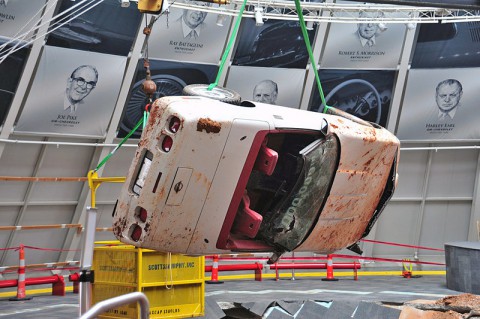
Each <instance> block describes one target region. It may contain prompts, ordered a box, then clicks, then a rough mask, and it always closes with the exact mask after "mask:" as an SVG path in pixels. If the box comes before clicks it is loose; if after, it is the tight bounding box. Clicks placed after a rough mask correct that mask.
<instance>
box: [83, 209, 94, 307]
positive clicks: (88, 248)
mask: <svg viewBox="0 0 480 319" xmlns="http://www.w3.org/2000/svg"><path fill="white" fill-rule="evenodd" d="M96 224H97V208H95V207H87V219H86V222H85V225H86V226H85V233H84V244H83V250H82V257H81V259H80V279H79V283H80V284H79V292H80V308H79V310H80V316H82V315H83V314H84V313H86V312H87V311H88V310H89V309H90V307H91V305H92V283H93V280H94V275H93V271H92V270H91V268H92V263H93V247H94V244H95V228H96Z"/></svg>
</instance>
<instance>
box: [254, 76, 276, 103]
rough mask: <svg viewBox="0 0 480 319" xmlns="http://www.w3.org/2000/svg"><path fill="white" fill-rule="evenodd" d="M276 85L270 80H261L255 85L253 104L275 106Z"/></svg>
mask: <svg viewBox="0 0 480 319" xmlns="http://www.w3.org/2000/svg"><path fill="white" fill-rule="evenodd" d="M277 96H278V85H277V83H276V82H274V81H272V80H263V81H260V82H259V83H257V85H255V87H254V89H253V100H254V101H255V102H261V103H267V104H277Z"/></svg>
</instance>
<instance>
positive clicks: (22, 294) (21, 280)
mask: <svg viewBox="0 0 480 319" xmlns="http://www.w3.org/2000/svg"><path fill="white" fill-rule="evenodd" d="M18 251H19V256H20V262H19V266H18V281H17V296H16V297H12V298H10V299H9V300H10V301H20V300H30V299H32V297H27V293H26V289H25V286H26V285H25V250H24V246H23V244H20V249H19V250H18Z"/></svg>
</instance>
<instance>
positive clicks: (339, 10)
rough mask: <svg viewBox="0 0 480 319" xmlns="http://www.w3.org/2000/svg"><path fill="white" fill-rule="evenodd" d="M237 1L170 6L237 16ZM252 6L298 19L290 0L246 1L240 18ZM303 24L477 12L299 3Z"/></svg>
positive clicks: (476, 13)
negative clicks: (220, 4) (205, 4)
mask: <svg viewBox="0 0 480 319" xmlns="http://www.w3.org/2000/svg"><path fill="white" fill-rule="evenodd" d="M242 4H243V1H241V0H231V3H230V4H229V5H222V6H218V5H212V6H201V5H194V4H190V3H188V4H187V3H182V2H179V1H177V2H174V3H173V4H172V7H175V8H182V9H191V10H198V11H206V12H211V13H217V14H223V15H228V16H238V13H239V8H240V7H241V5H242ZM255 7H262V8H263V18H264V19H277V20H298V16H297V10H296V7H295V2H294V1H268V0H267V1H265V0H258V1H248V2H247V6H246V8H245V11H244V13H243V16H244V17H254V16H255V12H254V10H255ZM301 7H302V12H303V15H304V20H305V21H312V22H317V23H320V22H333V23H367V22H373V23H406V24H407V23H452V22H470V21H480V10H468V9H446V8H435V7H413V6H397V5H377V4H363V3H355V4H348V5H347V4H338V3H325V2H323V3H318V2H301Z"/></svg>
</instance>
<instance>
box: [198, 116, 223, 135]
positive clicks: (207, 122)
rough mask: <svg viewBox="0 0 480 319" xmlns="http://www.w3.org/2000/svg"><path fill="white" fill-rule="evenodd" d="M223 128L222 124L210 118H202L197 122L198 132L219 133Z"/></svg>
mask: <svg viewBox="0 0 480 319" xmlns="http://www.w3.org/2000/svg"><path fill="white" fill-rule="evenodd" d="M221 128H222V123H220V122H216V121H213V120H211V119H209V118H200V119H199V120H198V122H197V131H198V132H202V131H203V130H205V132H207V133H218V132H220V130H221Z"/></svg>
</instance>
